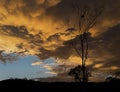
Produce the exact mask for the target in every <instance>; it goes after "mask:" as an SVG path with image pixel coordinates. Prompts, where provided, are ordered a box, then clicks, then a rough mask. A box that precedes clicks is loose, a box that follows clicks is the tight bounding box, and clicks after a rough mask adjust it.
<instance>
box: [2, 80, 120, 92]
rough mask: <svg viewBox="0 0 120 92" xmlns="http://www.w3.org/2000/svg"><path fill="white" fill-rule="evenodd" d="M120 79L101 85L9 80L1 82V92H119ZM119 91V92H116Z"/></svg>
mask: <svg viewBox="0 0 120 92" xmlns="http://www.w3.org/2000/svg"><path fill="white" fill-rule="evenodd" d="M119 88H120V79H116V80H114V79H113V80H110V81H105V82H100V83H94V82H88V83H82V82H51V83H47V82H38V81H33V80H27V79H8V80H3V81H1V82H0V90H3V91H1V92H5V91H7V90H9V91H16V92H17V91H22V92H24V91H25V90H26V89H27V90H30V91H32V92H43V91H44V92H48V91H50V92H51V91H54V92H65V91H66V92H68V91H70V92H119V90H120V89H119ZM115 90H118V91H115Z"/></svg>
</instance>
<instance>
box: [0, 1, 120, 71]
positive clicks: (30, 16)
mask: <svg viewBox="0 0 120 92" xmlns="http://www.w3.org/2000/svg"><path fill="white" fill-rule="evenodd" d="M0 1H1V3H0V51H2V52H1V53H3V52H4V51H5V52H6V53H17V54H20V55H21V54H22V55H33V56H37V57H39V58H40V59H41V60H45V59H49V58H54V59H56V60H57V61H59V62H62V61H63V62H66V66H67V64H68V63H69V64H71V65H73V64H74V65H77V64H80V63H81V62H80V58H79V56H78V55H77V53H76V52H75V51H74V49H73V48H72V47H71V46H70V45H69V44H67V43H69V42H70V41H71V40H73V41H75V40H76V39H77V38H74V39H73V37H72V34H73V33H72V32H70V31H66V29H68V28H69V27H73V26H74V21H75V19H74V18H73V17H74V15H73V14H74V13H73V4H76V3H77V4H79V5H80V6H84V5H86V6H89V7H92V8H94V6H95V5H98V6H101V5H103V6H104V11H103V13H102V15H101V16H100V17H99V19H98V21H97V24H96V26H95V27H93V28H92V29H91V30H90V32H91V36H90V43H89V45H90V50H89V59H88V61H87V65H88V66H89V67H90V68H91V69H96V68H97V69H99V70H107V69H111V70H112V69H113V70H116V69H119V68H118V67H119V65H120V64H119V62H118V61H119V49H118V48H119V47H120V44H119V43H118V41H119V40H120V37H119V35H118V34H119V30H120V17H119V16H120V1H119V0H100V1H96V0H74V1H73V0H9V1H8V0H0ZM88 2H89V3H88ZM95 8H96V7H95ZM98 9H99V8H98ZM72 16H73V17H72ZM98 52H99V53H98ZM1 53H0V60H1V61H3V62H4V60H3V57H2V55H1ZM4 59H5V58H4ZM6 59H7V58H6ZM37 64H40V63H34V65H37ZM110 67H111V68H110Z"/></svg>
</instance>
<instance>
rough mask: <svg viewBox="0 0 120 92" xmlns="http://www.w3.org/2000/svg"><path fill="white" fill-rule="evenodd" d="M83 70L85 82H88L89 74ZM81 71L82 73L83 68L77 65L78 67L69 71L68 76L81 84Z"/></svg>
mask: <svg viewBox="0 0 120 92" xmlns="http://www.w3.org/2000/svg"><path fill="white" fill-rule="evenodd" d="M84 69H85V76H86V77H85V82H88V79H89V77H90V76H91V73H90V72H89V71H88V70H87V69H86V67H85V68H84ZM82 71H83V67H82V66H80V65H78V66H76V67H74V68H72V69H71V70H70V71H69V73H68V75H70V76H73V77H74V80H75V81H76V82H82V79H83V73H82Z"/></svg>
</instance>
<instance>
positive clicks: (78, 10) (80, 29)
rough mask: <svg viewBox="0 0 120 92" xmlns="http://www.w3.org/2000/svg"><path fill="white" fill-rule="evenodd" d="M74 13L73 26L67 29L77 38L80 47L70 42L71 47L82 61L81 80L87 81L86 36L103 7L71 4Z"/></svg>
mask: <svg viewBox="0 0 120 92" xmlns="http://www.w3.org/2000/svg"><path fill="white" fill-rule="evenodd" d="M73 10H74V14H75V15H77V19H76V20H75V21H76V23H75V24H74V25H75V28H68V29H67V31H70V32H73V31H76V32H75V36H77V37H78V39H79V44H80V47H79V48H77V46H76V43H75V42H74V41H73V42H72V47H73V48H74V49H75V51H76V52H77V54H78V55H79V57H80V58H81V61H82V73H83V74H82V82H87V81H88V80H86V79H87V77H88V76H87V75H86V70H85V69H86V60H87V58H88V47H89V46H88V36H89V34H90V33H89V30H90V29H91V28H92V27H93V26H94V25H95V24H96V22H97V19H98V17H99V16H100V15H101V13H102V11H103V7H98V8H97V7H95V8H94V7H90V6H80V5H79V4H73ZM75 18H76V16H75Z"/></svg>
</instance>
